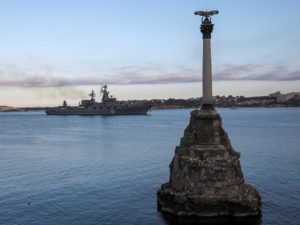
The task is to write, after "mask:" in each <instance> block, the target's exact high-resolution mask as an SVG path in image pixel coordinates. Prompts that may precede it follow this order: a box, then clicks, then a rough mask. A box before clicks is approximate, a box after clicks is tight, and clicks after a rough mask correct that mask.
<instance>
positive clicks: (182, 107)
mask: <svg viewBox="0 0 300 225" xmlns="http://www.w3.org/2000/svg"><path fill="white" fill-rule="evenodd" d="M199 107H200V105H199V106H197V107H184V106H163V107H161V106H160V107H156V106H154V107H152V108H151V110H170V109H197V108H199ZM215 107H216V108H221V109H232V110H235V109H248V108H254V109H257V108H266V109H267V108H299V107H300V106H293V105H289V106H285V105H275V106H239V107H227V106H215ZM46 108H47V107H37V108H31V107H30V109H27V108H13V109H6V110H1V109H0V112H1V113H3V112H4V113H5V112H42V111H45V110H46Z"/></svg>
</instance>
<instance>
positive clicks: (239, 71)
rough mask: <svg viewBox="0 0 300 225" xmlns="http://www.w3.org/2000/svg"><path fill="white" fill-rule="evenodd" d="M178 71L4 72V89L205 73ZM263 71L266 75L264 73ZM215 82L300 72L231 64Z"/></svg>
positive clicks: (291, 76)
mask: <svg viewBox="0 0 300 225" xmlns="http://www.w3.org/2000/svg"><path fill="white" fill-rule="evenodd" d="M176 70H177V71H171V72H170V71H166V70H165V69H164V68H162V67H160V66H157V65H151V64H149V65H130V66H121V67H119V68H118V67H115V68H113V69H111V72H110V73H107V74H104V75H102V76H95V75H87V76H74V77H67V76H65V77H63V76H55V75H53V74H55V73H54V72H52V73H51V74H49V73H44V74H43V73H42V74H37V73H30V72H27V73H26V72H19V71H17V70H14V71H9V73H8V75H7V73H5V71H4V70H1V69H0V86H15V87H23V88H34V87H40V88H43V87H70V86H77V85H87V86H89V85H99V84H103V83H105V84H118V85H125V84H172V83H187V82H200V81H201V73H202V72H201V70H199V69H193V68H176ZM261 71H263V72H261ZM213 80H215V81H235V80H245V81H247V80H252V81H253V80H257V81H296V80H300V70H289V69H287V68H286V67H284V66H278V67H275V68H271V69H269V70H267V69H266V68H264V67H263V66H260V65H254V64H243V65H233V64H227V65H224V66H222V67H220V68H219V69H217V70H216V71H215V72H213Z"/></svg>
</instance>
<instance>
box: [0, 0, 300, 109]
mask: <svg viewBox="0 0 300 225" xmlns="http://www.w3.org/2000/svg"><path fill="white" fill-rule="evenodd" d="M211 9H217V10H219V11H220V13H219V15H217V16H214V17H213V22H214V23H215V29H214V32H213V35H212V53H213V79H214V94H219V95H229V94H233V95H245V96H251V95H252V96H254V95H265V94H269V93H271V92H274V91H277V90H279V91H282V92H291V91H300V61H299V56H300V31H299V29H298V27H299V24H300V13H299V12H298V11H299V10H300V2H299V1H298V0H277V1H271V0H260V1H258V0H252V1H250V0H247V1H237V0H202V1H201V0H197V1H196V0H189V1H179V0H173V1H171V0H164V1H158V0H152V1H150V0H126V1H124V0H123V1H121V0H111V1H107V0H106V1H104V0H97V1H92V0H68V1H67V0H59V1H56V0H51V1H50V0H49V1H46V0H44V1H37V0H36V1H33V0H18V1H17V0H9V1H8V0H1V1H0V27H1V35H0V49H1V51H0V105H21V106H23V105H57V104H59V103H60V102H61V101H62V100H63V99H67V100H69V101H70V102H71V103H76V104H77V102H78V101H79V100H80V99H81V98H82V97H84V96H86V94H87V92H89V91H90V90H91V89H96V88H98V87H99V84H101V83H107V84H109V85H110V89H111V91H112V92H113V94H115V95H116V97H118V98H119V99H143V98H145V99H151V98H168V97H175V98H188V97H200V96H201V92H202V89H201V88H202V85H201V76H202V75H201V71H202V69H201V68H202V40H201V33H200V31H199V26H200V21H201V18H200V17H197V16H194V15H193V13H194V11H197V10H211Z"/></svg>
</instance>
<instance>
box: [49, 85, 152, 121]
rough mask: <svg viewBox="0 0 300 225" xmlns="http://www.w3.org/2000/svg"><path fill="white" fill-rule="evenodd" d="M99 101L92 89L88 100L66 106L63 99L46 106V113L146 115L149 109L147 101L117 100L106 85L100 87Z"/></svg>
mask: <svg viewBox="0 0 300 225" xmlns="http://www.w3.org/2000/svg"><path fill="white" fill-rule="evenodd" d="M101 95H102V99H101V102H97V101H96V100H95V96H96V95H95V92H94V91H92V92H91V93H90V94H89V96H90V97H91V98H90V99H88V100H81V102H80V103H79V106H68V104H67V102H66V101H63V105H62V106H58V107H54V108H47V109H46V114H47V115H63V116H64V115H146V114H147V112H148V111H149V110H150V109H151V105H150V104H149V103H144V102H137V101H118V100H117V99H116V98H114V97H113V96H112V95H109V91H108V90H107V85H102V86H101V89H100V96H101Z"/></svg>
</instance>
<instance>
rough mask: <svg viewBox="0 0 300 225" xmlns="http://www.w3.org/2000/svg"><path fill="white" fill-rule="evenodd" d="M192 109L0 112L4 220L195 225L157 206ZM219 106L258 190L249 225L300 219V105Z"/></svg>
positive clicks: (0, 215) (42, 224)
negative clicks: (257, 211) (257, 212)
mask: <svg viewBox="0 0 300 225" xmlns="http://www.w3.org/2000/svg"><path fill="white" fill-rule="evenodd" d="M190 111H191V110H154V111H152V112H150V114H149V115H147V116H111V117H109V116H103V117H101V116H85V117H80V116H68V117H64V116H61V117H60V116H46V115H45V114H44V113H43V112H35V113H33V112H25V113H0V224H5V225H6V224H7V225H10V224H22V225H23V224H30V225H31V224H38V225H47V224H55V225H58V224H83V225H85V224H113V225H114V224H116V225H119V224H120V225H126V224H128V225H129V224H130V225H135V224H154V225H155V224H197V223H195V221H194V222H187V221H185V222H184V221H183V222H182V221H179V220H178V221H177V220H176V219H175V218H169V217H168V216H167V217H165V216H163V215H162V214H160V213H159V212H158V211H157V209H156V191H157V190H158V189H159V187H160V185H161V184H162V183H164V182H166V181H167V180H168V176H169V168H168V165H169V163H170V161H171V158H172V157H173V155H174V149H175V146H176V145H178V144H179V140H180V137H181V136H182V134H183V130H184V128H185V127H186V126H187V124H188V121H189V112H190ZM218 111H219V112H220V114H221V115H222V118H223V126H224V128H225V130H226V131H227V132H228V134H229V137H230V139H231V142H232V144H233V146H234V148H235V149H236V150H237V151H239V152H241V165H242V170H243V173H244V176H245V180H246V182H247V183H251V184H253V185H254V186H255V187H256V188H257V189H258V190H259V191H260V193H261V195H262V202H263V208H262V210H263V216H262V218H261V221H259V222H258V223H254V224H260V223H261V224H264V225H267V224H270V225H271V224H272V225H273V224H275V225H276V224H282V225H283V224H284V225H288V224H289V225H296V224H297V225H299V224H300V109H299V108H280V109H237V110H230V109H218ZM201 223H202V224H203V223H209V224H211V223H212V222H204V221H202V222H201V221H200V223H199V224H201ZM217 223H221V222H220V221H219V222H215V224H217ZM222 224H223V223H222ZM240 224H244V222H241V223H240Z"/></svg>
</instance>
